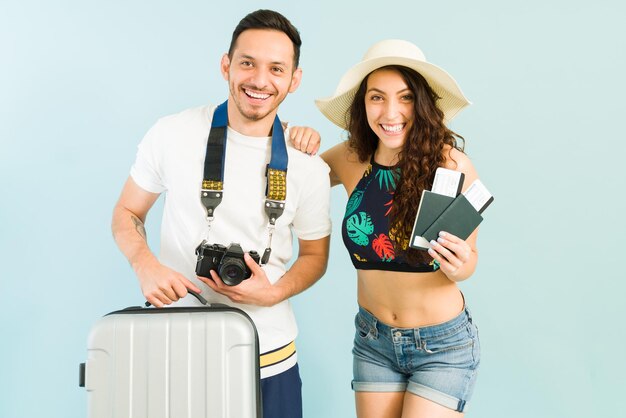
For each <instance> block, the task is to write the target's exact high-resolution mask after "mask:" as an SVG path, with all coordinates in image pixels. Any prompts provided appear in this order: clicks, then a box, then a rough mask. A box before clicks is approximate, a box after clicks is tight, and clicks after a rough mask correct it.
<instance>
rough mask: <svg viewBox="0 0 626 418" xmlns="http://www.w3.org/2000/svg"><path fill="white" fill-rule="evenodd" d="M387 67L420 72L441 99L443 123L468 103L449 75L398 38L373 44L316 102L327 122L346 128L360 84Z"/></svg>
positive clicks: (439, 104) (415, 48) (439, 105)
mask: <svg viewBox="0 0 626 418" xmlns="http://www.w3.org/2000/svg"><path fill="white" fill-rule="evenodd" d="M387 65H400V66H403V67H408V68H411V69H413V70H415V71H417V72H418V73H420V74H421V75H422V76H423V77H424V78H425V79H426V81H427V82H428V85H429V86H430V88H432V89H433V91H434V92H435V93H436V94H437V95H438V96H439V97H441V99H439V100H438V101H437V107H439V109H441V111H443V113H444V120H445V121H446V122H449V121H451V120H452V118H454V116H456V114H457V113H458V112H459V111H461V109H463V108H464V107H465V106H468V105H470V104H471V102H470V101H469V100H467V98H466V97H465V96H464V95H463V92H461V89H460V88H459V85H458V84H457V83H456V81H454V79H453V78H452V76H450V74H448V73H447V72H446V71H444V70H443V69H441V68H439V67H437V66H436V65H433V64H431V63H429V62H427V61H426V57H425V56H424V53H422V51H421V50H420V49H419V48H418V47H417V46H415V45H413V44H412V43H410V42H407V41H403V40H399V39H389V40H385V41H380V42H378V43H376V44H374V45H373V46H372V47H371V48H370V49H368V50H367V52H366V53H365V55H364V56H363V60H362V61H361V62H359V63H358V64H356V65H355V66H354V67H352V68H350V69H349V70H348V72H346V73H345V74H344V76H343V77H341V80H340V81H339V85H338V86H337V89H336V90H335V94H334V95H333V96H331V97H327V98H325V99H317V100H316V101H315V104H316V105H317V107H318V108H319V109H320V110H321V111H322V113H323V114H324V116H326V117H327V118H328V119H329V120H330V121H331V122H333V123H334V124H335V125H337V126H339V127H340V128H343V129H346V122H347V118H348V115H347V112H348V109H349V107H350V105H351V104H352V100H353V99H354V95H355V94H356V91H357V89H358V88H359V86H360V85H361V82H362V81H363V79H364V78H365V77H366V76H367V75H368V74H369V73H371V72H372V71H374V70H376V69H378V68H381V67H385V66H387Z"/></svg>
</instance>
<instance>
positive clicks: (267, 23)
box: [228, 9, 302, 70]
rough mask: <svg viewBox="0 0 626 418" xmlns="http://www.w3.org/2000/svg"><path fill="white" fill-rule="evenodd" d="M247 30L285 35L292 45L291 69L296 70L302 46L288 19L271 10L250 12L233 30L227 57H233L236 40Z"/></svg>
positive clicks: (295, 30)
mask: <svg viewBox="0 0 626 418" xmlns="http://www.w3.org/2000/svg"><path fill="white" fill-rule="evenodd" d="M248 29H270V30H277V31H279V32H283V33H284V34H285V35H287V36H288V37H289V39H291V42H292V43H293V63H294V67H293V69H294V70H295V69H296V68H298V65H299V63H300V46H301V45H302V40H301V39H300V32H298V29H296V27H295V26H293V25H292V24H291V22H290V21H289V19H287V18H286V17H285V16H283V15H281V14H280V13H278V12H275V11H273V10H267V9H260V10H257V11H256V12H252V13H250V14H248V15H247V16H246V17H244V18H243V19H241V22H239V24H238V25H237V27H236V28H235V30H234V32H233V37H232V39H231V40H230V47H229V48H228V56H229V57H230V58H232V57H233V50H234V49H235V44H236V43H237V38H239V35H241V33H242V32H243V31H246V30H248Z"/></svg>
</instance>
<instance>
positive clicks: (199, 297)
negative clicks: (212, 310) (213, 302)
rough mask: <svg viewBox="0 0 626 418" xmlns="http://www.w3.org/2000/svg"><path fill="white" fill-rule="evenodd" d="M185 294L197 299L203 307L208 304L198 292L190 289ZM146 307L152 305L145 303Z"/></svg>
mask: <svg viewBox="0 0 626 418" xmlns="http://www.w3.org/2000/svg"><path fill="white" fill-rule="evenodd" d="M187 293H189V294H190V295H192V296H193V297H195V298H196V299H198V301H199V302H200V303H201V304H203V305H208V304H209V302H207V300H206V299H205V298H203V297H202V295H200V294H199V293H198V292H196V291H194V290H191V289H187ZM145 305H146V307H149V306H152V304H151V303H150V302H148V301H146V303H145Z"/></svg>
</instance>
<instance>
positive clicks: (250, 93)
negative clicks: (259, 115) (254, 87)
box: [246, 90, 270, 99]
mask: <svg viewBox="0 0 626 418" xmlns="http://www.w3.org/2000/svg"><path fill="white" fill-rule="evenodd" d="M246 94H247V95H248V96H250V97H252V98H253V99H267V98H268V97H270V95H269V94H261V93H255V92H253V91H250V90H246Z"/></svg>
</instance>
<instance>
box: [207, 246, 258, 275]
mask: <svg viewBox="0 0 626 418" xmlns="http://www.w3.org/2000/svg"><path fill="white" fill-rule="evenodd" d="M243 254H244V252H243V249H242V248H241V245H239V244H237V243H234V242H233V243H231V244H230V245H229V246H228V247H226V246H224V245H220V244H207V242H206V240H205V241H202V242H201V243H200V245H198V248H196V256H198V261H197V263H196V274H197V275H198V276H202V277H209V278H210V277H211V273H210V271H211V270H215V272H216V273H217V275H218V276H220V278H221V279H222V281H223V282H224V283H225V284H227V285H228V286H236V285H238V284H239V283H241V282H242V281H243V280H245V279H248V278H250V276H251V275H252V272H251V271H250V269H249V268H248V266H247V265H246V262H245V261H244V259H243ZM249 254H250V257H252V259H253V260H254V261H255V262H256V263H257V264H260V263H259V260H260V257H259V254H258V253H257V252H256V251H250V252H249Z"/></svg>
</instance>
